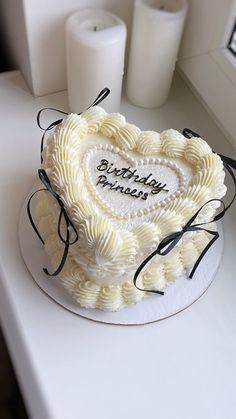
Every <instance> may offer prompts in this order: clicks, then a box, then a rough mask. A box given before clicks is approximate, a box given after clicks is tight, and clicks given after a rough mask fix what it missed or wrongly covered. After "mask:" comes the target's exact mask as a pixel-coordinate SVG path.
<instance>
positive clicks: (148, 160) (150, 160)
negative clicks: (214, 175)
mask: <svg viewBox="0 0 236 419" xmlns="http://www.w3.org/2000/svg"><path fill="white" fill-rule="evenodd" d="M101 150H104V151H110V152H113V153H115V154H118V155H120V156H121V157H122V158H123V159H124V160H126V161H127V162H128V163H129V164H130V165H131V166H133V167H138V166H139V167H140V166H145V165H148V164H156V165H162V166H166V167H169V168H170V169H172V170H173V171H175V173H176V175H177V177H178V180H179V188H178V189H177V190H176V191H175V192H174V193H172V194H171V195H170V196H168V197H167V198H165V199H163V200H162V201H160V202H157V203H156V204H155V205H151V206H149V207H147V208H144V209H139V210H137V211H131V212H129V213H123V212H118V211H116V210H115V209H114V208H113V207H112V206H111V205H110V204H109V203H107V202H106V201H105V200H104V199H103V198H102V197H101V195H100V194H99V192H98V191H97V189H96V187H95V185H94V184H93V180H92V176H91V174H90V172H89V159H90V157H91V156H92V154H93V153H96V152H97V151H101ZM83 166H84V173H85V179H86V181H87V187H88V189H89V191H90V193H91V194H92V195H93V197H94V199H95V200H96V201H97V203H98V204H100V206H101V207H102V208H103V209H104V210H105V211H106V212H107V213H108V214H109V215H110V216H113V217H116V218H118V219H120V220H123V219H126V220H128V219H130V218H135V217H142V216H143V215H148V214H150V213H152V212H154V211H156V210H157V209H158V208H162V207H164V206H165V205H166V204H168V203H169V202H171V201H172V200H174V199H175V198H177V197H178V196H180V195H181V193H182V192H184V190H185V187H186V177H185V175H184V172H183V170H182V169H181V168H180V167H178V166H177V164H176V163H174V162H173V161H170V160H167V159H166V158H160V157H144V158H143V159H135V158H133V157H132V156H130V155H129V154H128V153H126V152H125V151H123V150H121V149H120V148H118V147H115V146H113V145H112V144H98V145H93V146H91V147H89V149H88V150H87V151H86V152H85V154H84V156H83Z"/></svg>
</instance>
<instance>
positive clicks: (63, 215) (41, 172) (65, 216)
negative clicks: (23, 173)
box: [27, 169, 78, 276]
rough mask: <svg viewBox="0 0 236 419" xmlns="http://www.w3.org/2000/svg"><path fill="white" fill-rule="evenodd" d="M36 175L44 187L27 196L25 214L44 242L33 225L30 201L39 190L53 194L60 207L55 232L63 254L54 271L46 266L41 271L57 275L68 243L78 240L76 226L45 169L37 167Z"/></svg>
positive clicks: (37, 232)
mask: <svg viewBox="0 0 236 419" xmlns="http://www.w3.org/2000/svg"><path fill="white" fill-rule="evenodd" d="M38 175H39V179H40V180H41V182H42V183H43V184H44V186H45V188H41V189H38V190H37V191H35V192H34V193H33V194H32V195H31V197H30V198H29V201H28V204H27V214H28V217H29V219H30V222H31V225H32V227H33V229H34V231H35V233H36V234H37V236H38V238H39V239H40V240H41V242H42V243H43V244H45V243H44V240H43V238H42V236H41V235H40V233H39V231H38V229H37V227H36V225H35V222H34V220H33V217H32V214H31V201H32V198H33V197H34V196H35V195H36V194H37V193H38V192H41V191H46V192H49V193H50V194H51V195H52V196H53V198H55V199H56V201H57V203H58V205H59V207H60V214H59V218H58V224H57V233H58V236H59V237H60V239H61V241H62V242H63V243H64V245H65V246H64V251H63V255H62V258H61V262H60V264H59V266H58V267H57V269H56V270H55V272H53V273H49V271H48V270H47V268H43V271H44V272H45V273H46V274H47V275H50V276H56V275H58V274H59V273H60V272H61V270H62V268H63V266H64V265H65V262H66V259H67V255H68V251H69V246H70V245H72V244H74V243H75V242H76V241H77V240H78V233H77V231H76V228H75V226H74V225H73V223H72V221H71V220H70V218H69V217H68V214H67V212H66V209H65V206H64V203H63V201H62V200H61V198H60V196H59V195H58V193H57V192H55V191H54V190H53V189H52V186H51V183H50V180H49V178H48V175H47V173H46V172H45V170H44V169H39V170H38ZM63 219H64V221H65V225H66V238H64V237H63V235H62V231H61V230H62V220H63ZM72 231H73V233H74V238H73V239H71V232H72Z"/></svg>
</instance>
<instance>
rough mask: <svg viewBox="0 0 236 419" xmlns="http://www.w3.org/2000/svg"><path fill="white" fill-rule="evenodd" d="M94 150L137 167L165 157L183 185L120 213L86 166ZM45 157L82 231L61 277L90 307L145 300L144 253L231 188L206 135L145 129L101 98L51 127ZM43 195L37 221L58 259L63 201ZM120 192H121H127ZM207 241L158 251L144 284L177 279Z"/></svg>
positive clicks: (160, 285) (199, 238) (204, 214)
mask: <svg viewBox="0 0 236 419" xmlns="http://www.w3.org/2000/svg"><path fill="white" fill-rule="evenodd" d="M96 136H97V137H96ZM94 147H95V148H94ZM96 147H97V148H96ZM90 150H91V151H90ZM92 150H95V152H96V153H98V152H99V150H100V152H103V151H105V150H108V151H109V150H110V151H111V152H113V153H114V155H115V154H116V153H118V154H119V153H120V154H119V155H120V156H123V157H124V158H126V159H127V161H128V162H129V161H130V164H131V166H132V165H134V167H138V168H139V167H140V168H143V167H144V166H145V165H146V166H148V165H150V167H151V168H153V167H154V169H155V167H156V166H155V165H158V164H162V165H163V167H164V170H166V173H167V168H168V167H169V168H171V170H174V171H175V173H176V176H177V179H178V182H177V189H176V191H175V192H174V193H173V194H172V195H167V198H165V199H164V198H162V199H161V201H160V202H159V203H158V202H156V203H154V204H153V205H151V207H150V208H149V207H148V206H145V207H144V208H141V209H137V210H132V211H130V212H129V211H128V212H127V211H126V212H123V213H122V212H119V210H118V211H117V209H115V210H114V209H112V205H111V204H110V203H109V202H106V205H105V204H104V205H103V203H102V202H100V201H101V200H100V201H99V199H100V198H99V199H98V197H97V195H96V194H97V190H98V189H96V184H95V185H94V183H93V182H91V181H90V178H89V176H90V173H89V171H87V172H86V170H87V169H86V168H85V166H86V164H87V163H86V160H84V159H85V158H86V155H88V153H90V154H89V156H90V155H91V152H92ZM106 152H107V151H106ZM86 153H87V154H86ZM122 153H123V154H122ZM43 159H44V161H43V167H44V169H45V170H46V171H47V174H48V176H49V178H50V181H51V184H52V187H53V188H54V190H55V191H56V192H58V193H59V194H60V196H61V198H62V200H63V202H64V204H65V207H66V210H67V212H68V214H69V216H70V217H71V219H72V221H73V222H74V224H75V226H76V228H77V231H78V233H79V241H78V243H76V244H75V245H73V246H71V248H70V251H69V257H68V258H67V261H66V264H65V266H64V268H63V271H62V272H61V274H60V279H61V281H62V284H63V286H64V287H65V288H66V290H67V291H68V292H69V293H70V294H71V295H72V297H73V298H75V299H76V301H78V302H79V304H81V305H82V306H84V307H90V308H100V309H103V310H118V309H120V308H123V307H125V306H126V305H128V304H132V303H136V302H138V301H140V300H141V299H142V298H143V297H144V296H146V293H145V292H141V291H139V290H137V289H136V288H135V286H134V284H133V282H132V278H133V274H134V272H135V270H136V269H137V267H138V266H139V264H140V263H141V261H142V260H143V259H144V258H145V257H146V256H147V255H148V254H150V253H151V252H152V251H153V250H155V248H156V247H157V245H158V243H159V242H160V241H161V239H162V238H163V237H165V236H166V235H168V234H171V233H173V232H175V231H179V230H181V229H182V227H183V226H184V225H185V224H186V222H187V221H188V220H189V218H190V217H191V216H192V215H193V214H194V213H195V212H196V211H197V210H198V209H199V208H200V207H201V206H203V205H204V204H205V203H206V201H208V200H209V199H214V198H216V197H217V198H221V197H222V196H223V195H224V194H225V191H226V187H225V185H224V172H223V165H222V162H221V159H220V158H219V157H218V156H217V155H216V154H214V153H213V152H212V150H211V148H210V147H209V146H208V144H207V143H206V142H205V141H204V140H202V139H200V138H192V139H186V138H185V137H184V136H183V135H182V134H180V133H179V132H178V131H175V130H172V129H170V130H166V131H163V132H162V133H160V134H159V133H156V132H154V131H143V132H141V130H140V129H139V128H138V127H136V126H135V125H133V124H130V123H128V122H126V120H125V118H124V116H122V115H120V114H117V113H116V114H110V115H108V114H107V113H106V112H105V111H104V110H103V109H102V108H100V107H98V106H96V107H93V108H90V109H89V110H87V111H86V112H84V113H83V114H82V115H81V116H78V115H75V114H71V115H69V116H68V117H67V118H65V119H64V120H63V122H62V124H60V125H59V126H58V127H57V128H56V129H55V131H54V133H53V134H51V135H50V137H49V140H48V143H47V146H46V147H45V149H44V152H43ZM89 159H90V157H88V162H89ZM84 164H85V166H84ZM165 167H166V169H165ZM168 170H169V169H168ZM185 172H186V173H185ZM86 173H87V174H86ZM91 185H92V187H91ZM111 193H112V191H111ZM42 195H43V196H42V197H41V198H40V202H39V205H38V208H37V217H38V220H39V221H38V224H39V229H40V231H41V232H42V235H43V236H44V237H45V248H46V251H47V253H48V254H49V256H50V258H51V261H52V264H53V265H56V263H57V262H58V261H60V256H61V249H62V248H63V245H62V243H61V241H60V239H59V238H58V235H57V234H56V233H55V232H56V225H57V220H58V209H57V206H56V205H55V203H54V202H53V198H52V197H50V196H48V195H49V194H47V195H46V194H42ZM108 196H109V195H108ZM114 196H115V195H114ZM116 196H117V200H119V199H122V195H120V196H119V195H116ZM131 199H132V198H131ZM108 201H109V199H108ZM216 206H217V204H216V203H214V202H212V203H210V204H208V205H207V206H205V207H204V208H203V210H202V211H201V213H200V214H199V217H198V221H199V220H200V221H201V222H207V221H210V220H211V219H212V217H213V215H214V212H215V210H216ZM137 208H138V205H137ZM206 241H207V234H206V233H205V232H198V233H194V234H192V235H189V236H188V237H184V239H183V241H182V243H181V244H180V245H179V246H178V247H177V248H176V249H175V250H174V251H173V253H170V254H169V255H168V257H163V256H159V257H156V258H155V260H153V261H152V263H150V266H149V265H148V266H147V268H146V269H145V270H144V272H143V273H142V274H141V275H140V277H139V284H141V286H143V287H146V288H149V289H150V288H151V289H158V290H162V289H164V288H165V287H167V286H169V285H171V284H172V283H173V281H175V280H176V279H177V278H178V277H179V276H180V275H181V274H182V273H184V272H186V271H188V270H189V269H190V268H191V267H192V266H193V264H194V261H195V260H196V259H197V257H198V255H199V254H200V252H201V251H202V249H203V247H204V244H205V242H206Z"/></svg>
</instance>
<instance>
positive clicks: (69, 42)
mask: <svg viewBox="0 0 236 419" xmlns="http://www.w3.org/2000/svg"><path fill="white" fill-rule="evenodd" d="M125 41H126V26H125V24H124V22H123V21H122V20H121V19H120V18H118V17H117V16H115V15H113V14H111V13H109V12H107V11H105V10H101V9H100V10H94V9H87V10H80V11H78V12H76V13H75V14H73V15H72V16H70V17H69V19H68V20H67V22H66V52H67V82H68V100H69V107H70V110H71V111H72V112H76V113H79V112H81V111H83V110H85V109H87V108H88V107H89V106H90V105H91V103H92V102H93V101H94V99H95V98H96V96H97V95H98V94H99V92H100V91H101V90H102V89H103V88H104V87H108V88H109V89H110V91H111V92H110V94H109V95H108V97H107V98H106V99H105V100H104V101H103V102H102V104H101V106H102V107H104V109H106V111H107V112H117V111H119V109H120V98H121V87H122V78H123V71H124V54H125Z"/></svg>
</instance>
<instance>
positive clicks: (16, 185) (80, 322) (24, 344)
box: [0, 72, 236, 419]
mask: <svg viewBox="0 0 236 419" xmlns="http://www.w3.org/2000/svg"><path fill="white" fill-rule="evenodd" d="M44 106H52V107H56V108H59V109H64V110H67V95H66V92H61V93H57V94H53V95H49V96H45V97H41V98H33V97H32V96H31V94H30V93H29V91H28V88H27V87H26V85H25V83H24V81H23V80H22V78H21V76H20V74H19V73H18V72H12V73H6V74H3V75H1V76H0V109H1V113H0V135H1V137H0V144H1V162H0V185H1V204H0V217H1V218H0V220H1V221H0V226H1V227H0V229H1V230H0V315H1V323H2V327H3V330H4V333H5V336H6V339H7V343H8V346H9V350H10V353H11V356H12V359H13V362H14V365H15V369H16V372H17V376H18V379H19V382H20V386H21V389H22V392H23V396H24V399H25V402H26V405H27V408H28V411H29V415H30V418H32V419H42V418H47V419H77V418H83V419H91V418H94V417H95V418H97V419H100V418H101V419H110V418H112V419H118V418H119V419H120V418H125V419H126V418H130V419H132V418H135V419H143V418H148V419H154V418H155V419H156V418H161V419H172V418H173V419H190V418H191V419H199V418H202V419H222V418H224V419H235V417H236V397H235V388H236V279H235V270H236V258H235V243H236V222H235V214H236V206H234V208H233V209H231V210H230V211H229V212H228V213H227V214H226V216H225V218H224V223H223V224H224V232H225V250H224V255H223V260H222V264H221V266H220V269H219V271H218V273H217V275H216V278H215V280H214V281H213V283H212V285H211V286H210V288H209V289H208V291H207V292H206V293H205V294H204V295H203V296H202V297H201V298H200V299H199V300H198V301H197V302H196V303H194V304H193V305H192V306H191V307H189V308H188V309H187V310H185V311H183V312H181V313H179V314H177V315H175V316H173V317H171V318H168V319H166V320H163V321H160V322H158V323H153V324H149V325H145V326H128V327H122V326H112V325H104V324H101V323H95V322H93V321H89V320H86V319H83V318H81V317H79V316H76V315H74V314H72V313H70V312H68V311H66V310H65V309H63V308H62V307H60V306H59V305H57V304H56V303H55V302H53V301H52V300H51V299H50V298H49V297H48V296H47V295H45V294H44V293H43V292H42V291H41V290H40V289H39V288H38V287H37V285H36V284H35V282H34V281H33V280H32V278H31V276H30V274H29V273H28V271H27V268H26V266H25V265H24V262H23V260H22V258H21V254H20V250H19V245H18V238H17V224H18V217H19V213H20V209H21V206H22V203H23V201H24V199H25V196H26V195H27V193H28V191H29V190H30V188H31V186H32V184H33V183H34V180H35V177H36V169H37V168H38V167H39V148H40V137H41V132H40V130H39V129H38V127H37V125H36V114H37V112H38V110H39V109H40V108H42V107H44ZM121 112H122V113H123V114H125V115H126V117H127V119H128V120H129V121H130V122H133V123H136V124H137V125H139V126H140V127H141V128H142V129H154V130H157V131H162V130H163V129H167V128H170V127H172V128H176V129H178V130H182V128H184V127H186V126H187V127H189V128H192V129H193V130H195V131H197V132H199V133H200V134H201V135H202V136H203V137H204V138H207V140H208V142H209V143H210V145H212V146H213V148H214V150H215V151H217V152H220V153H223V154H226V155H229V156H231V157H234V158H236V151H235V150H234V149H233V148H232V146H231V145H230V144H229V143H228V142H227V140H226V139H225V138H224V136H223V135H222V133H221V132H220V130H219V129H218V128H217V126H216V125H215V123H214V122H213V121H212V120H211V118H210V117H209V115H208V114H207V112H206V111H205V109H204V108H203V107H202V105H201V104H200V103H199V102H198V101H197V99H196V98H195V96H194V95H193V94H192V93H191V91H190V90H189V89H188V87H186V85H185V84H184V83H183V81H182V80H181V79H180V77H179V76H177V77H176V79H175V83H174V86H173V89H172V93H171V96H170V99H169V101H168V103H167V104H166V105H165V106H163V107H162V108H160V109H159V110H144V109H141V108H136V107H134V106H132V105H131V104H129V103H128V102H127V101H126V100H125V99H124V100H123V102H122V108H121ZM228 200H229V198H228Z"/></svg>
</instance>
